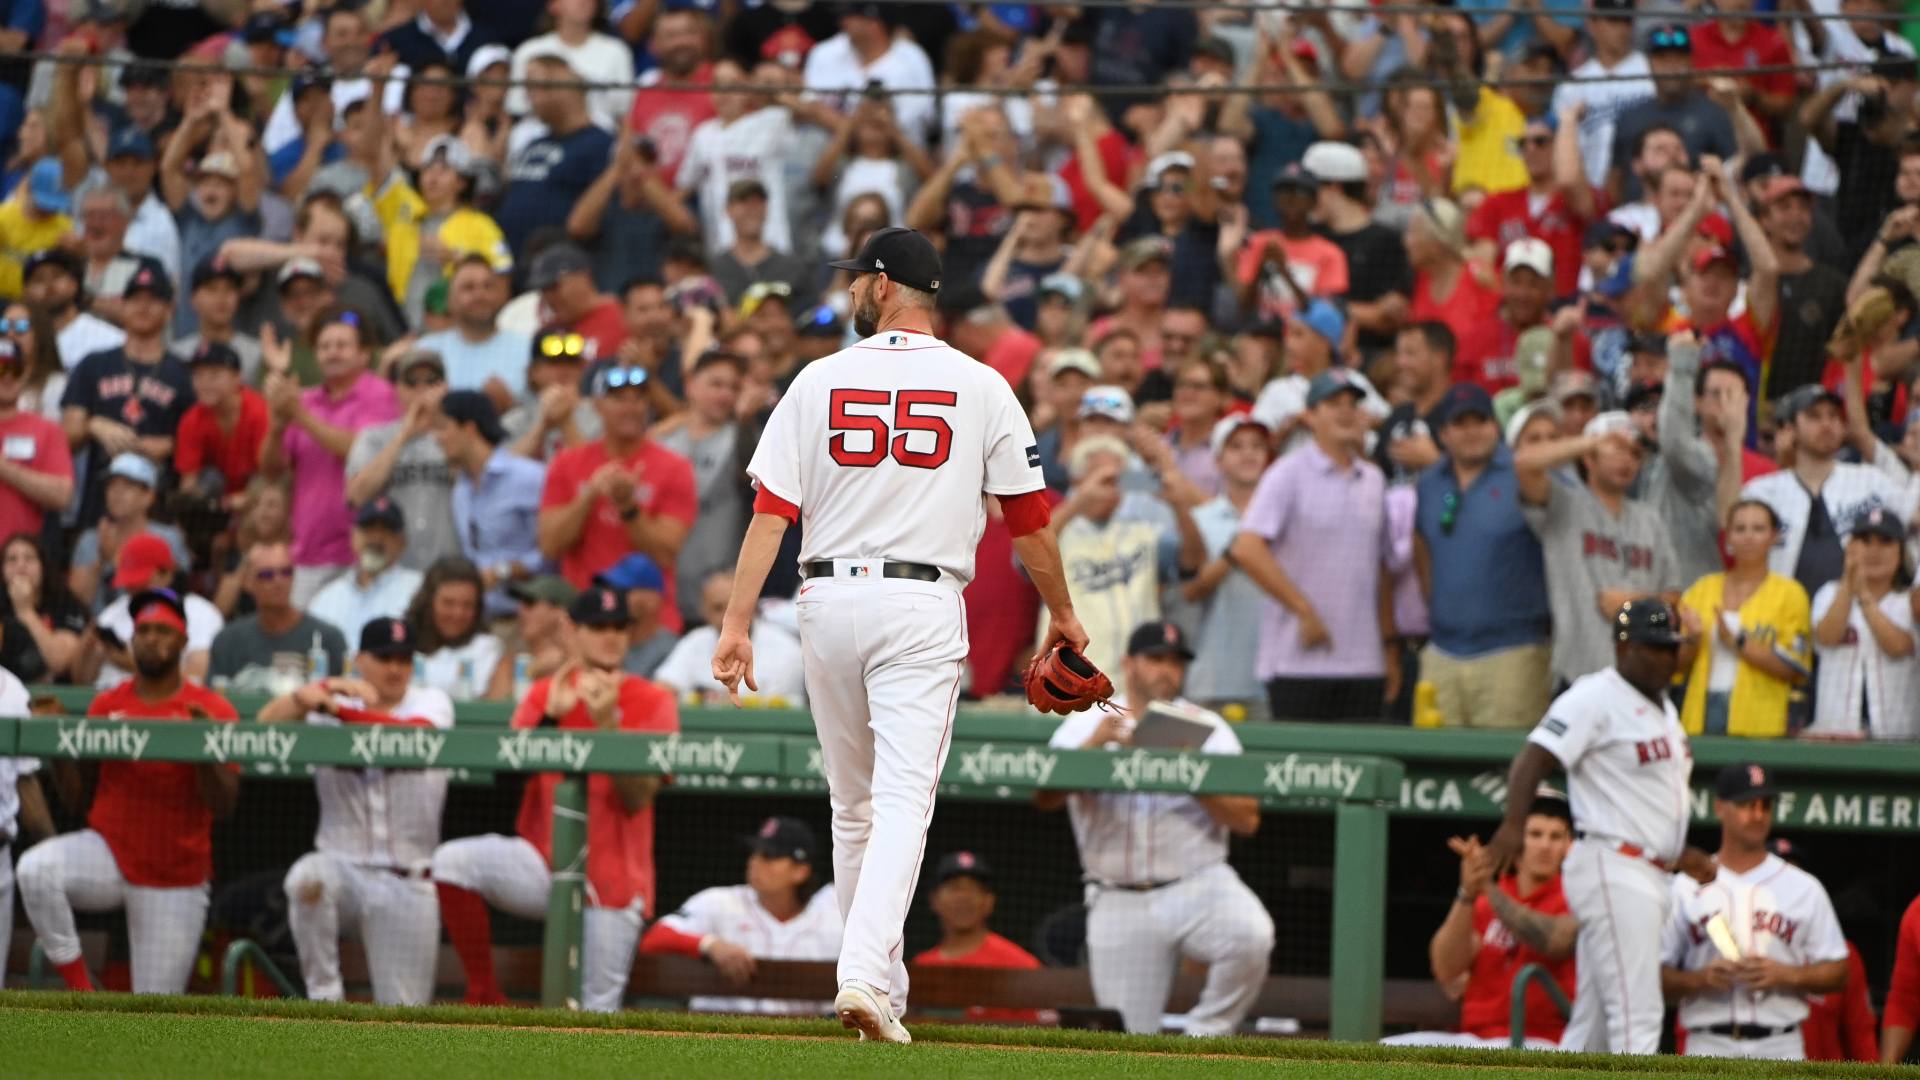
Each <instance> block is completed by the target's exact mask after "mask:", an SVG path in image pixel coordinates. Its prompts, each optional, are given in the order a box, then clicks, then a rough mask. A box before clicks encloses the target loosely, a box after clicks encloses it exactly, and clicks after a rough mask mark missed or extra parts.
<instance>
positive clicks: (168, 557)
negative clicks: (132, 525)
mask: <svg viewBox="0 0 1920 1080" xmlns="http://www.w3.org/2000/svg"><path fill="white" fill-rule="evenodd" d="M173 568H174V564H173V549H172V548H171V547H168V546H167V542H166V541H165V540H162V539H160V538H159V537H158V536H155V535H154V534H152V533H147V532H143V533H140V534H138V535H136V536H132V537H129V538H128V539H127V542H126V543H124V544H122V545H120V559H119V561H118V562H117V563H116V564H115V565H114V569H113V587H114V588H116V589H144V588H146V587H147V584H148V583H149V582H151V581H152V580H153V574H154V571H156V570H172V569H173Z"/></svg>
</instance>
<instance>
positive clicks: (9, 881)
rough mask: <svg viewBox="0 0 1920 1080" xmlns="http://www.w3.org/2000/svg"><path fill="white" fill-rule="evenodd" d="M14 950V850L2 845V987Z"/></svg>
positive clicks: (0, 898) (0, 908) (0, 935)
mask: <svg viewBox="0 0 1920 1080" xmlns="http://www.w3.org/2000/svg"><path fill="white" fill-rule="evenodd" d="M11 948H13V849H12V848H11V847H9V846H7V844H0V987H4V986H6V983H7V957H8V956H10V955H11V953H9V952H8V950H9V949H11Z"/></svg>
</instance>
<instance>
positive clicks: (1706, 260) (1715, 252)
mask: <svg viewBox="0 0 1920 1080" xmlns="http://www.w3.org/2000/svg"><path fill="white" fill-rule="evenodd" d="M1717 262H1723V263H1726V264H1727V265H1728V266H1731V267H1733V272H1734V273H1736V274H1738V273H1739V272H1740V263H1739V261H1738V260H1736V259H1735V258H1734V257H1733V252H1731V251H1728V250H1727V249H1726V248H1723V247H1721V246H1720V245H1719V244H1714V245H1712V246H1710V247H1703V248H1701V249H1700V250H1699V251H1696V252H1694V253H1693V272H1694V273H1696V274H1697V273H1699V272H1700V271H1702V270H1705V269H1706V268H1707V267H1709V266H1712V265H1713V264H1714V263H1717Z"/></svg>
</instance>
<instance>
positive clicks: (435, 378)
mask: <svg viewBox="0 0 1920 1080" xmlns="http://www.w3.org/2000/svg"><path fill="white" fill-rule="evenodd" d="M401 381H402V382H404V383H405V384H406V385H407V386H408V387H409V388H411V389H414V390H418V389H420V388H421V387H423V386H439V385H440V384H441V383H443V382H446V381H447V380H446V377H445V376H443V375H441V374H440V373H439V372H437V371H429V372H427V373H426V374H425V375H409V376H407V377H406V378H405V379H402V380H401Z"/></svg>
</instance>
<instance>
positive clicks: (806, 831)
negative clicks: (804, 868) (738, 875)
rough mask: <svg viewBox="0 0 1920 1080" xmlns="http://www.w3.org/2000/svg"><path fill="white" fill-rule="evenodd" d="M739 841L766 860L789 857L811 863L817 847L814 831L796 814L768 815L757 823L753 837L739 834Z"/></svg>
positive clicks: (818, 846) (795, 860)
mask: <svg viewBox="0 0 1920 1080" xmlns="http://www.w3.org/2000/svg"><path fill="white" fill-rule="evenodd" d="M740 842H741V843H743V844H745V845H747V846H748V847H750V848H752V849H753V850H755V851H757V852H759V853H760V854H762V855H765V856H766V857H767V858H769V859H792V860H793V861H794V862H797V863H811V862H813V857H814V855H815V854H816V853H818V852H819V850H820V844H819V842H818V841H817V840H815V839H814V835H813V830H812V829H811V828H809V827H808V826H807V823H806V822H804V821H801V820H800V819H799V818H795V817H770V818H768V819H767V820H765V821H763V822H761V823H760V827H759V828H758V829H755V830H754V833H753V835H752V836H743V837H741V838H740Z"/></svg>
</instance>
